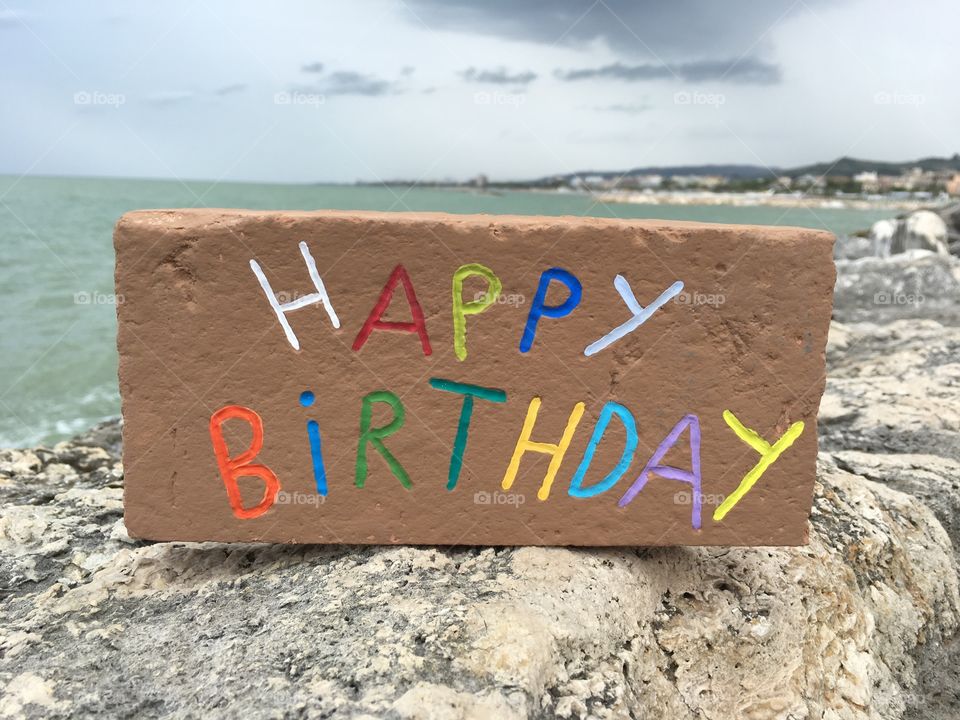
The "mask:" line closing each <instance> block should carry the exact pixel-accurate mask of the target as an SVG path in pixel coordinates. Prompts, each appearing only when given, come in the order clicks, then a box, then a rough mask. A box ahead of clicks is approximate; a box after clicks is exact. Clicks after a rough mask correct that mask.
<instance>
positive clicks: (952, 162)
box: [783, 153, 960, 177]
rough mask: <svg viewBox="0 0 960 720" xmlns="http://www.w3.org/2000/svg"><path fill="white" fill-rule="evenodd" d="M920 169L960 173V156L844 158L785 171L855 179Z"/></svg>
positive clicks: (787, 172)
mask: <svg viewBox="0 0 960 720" xmlns="http://www.w3.org/2000/svg"><path fill="white" fill-rule="evenodd" d="M915 167H918V168H920V169H922V170H932V171H936V170H957V171H960V154H958V153H955V154H954V156H953V157H949V158H938V157H929V158H920V159H919V160H908V161H906V162H879V161H877V160H859V159H857V158H851V157H842V158H840V159H839V160H837V161H835V162H832V163H827V162H822V163H814V164H813V165H803V166H802V167H796V168H790V169H788V170H784V171H783V174H784V175H789V176H790V177H799V176H801V175H814V176H817V177H819V176H820V175H824V174H826V175H841V176H845V177H853V176H854V175H856V174H857V173H860V172H871V171H873V172H877V173H879V174H880V175H900V174H901V173H903V172H904V171H906V170H910V169H911V168H915Z"/></svg>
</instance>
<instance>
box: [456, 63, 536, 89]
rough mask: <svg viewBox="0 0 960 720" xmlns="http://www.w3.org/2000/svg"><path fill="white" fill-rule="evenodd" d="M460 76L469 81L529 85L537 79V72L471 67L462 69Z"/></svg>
mask: <svg viewBox="0 0 960 720" xmlns="http://www.w3.org/2000/svg"><path fill="white" fill-rule="evenodd" d="M460 77H462V78H463V79H464V80H466V81H467V82H477V83H489V84H491V85H527V84H529V83H531V82H533V81H534V80H536V79H537V74H536V73H535V72H533V71H532V70H526V71H523V72H515V73H511V72H509V71H508V70H507V69H506V68H496V69H493V70H479V69H477V68H473V67H471V68H467V69H466V70H463V71H461V72H460Z"/></svg>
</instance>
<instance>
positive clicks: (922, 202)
mask: <svg viewBox="0 0 960 720" xmlns="http://www.w3.org/2000/svg"><path fill="white" fill-rule="evenodd" d="M593 195H594V196H595V197H596V198H597V200H598V201H599V202H604V203H632V204H635V205H730V206H735V207H782V208H817V209H820V208H823V209H827V208H837V209H850V210H902V211H911V210H920V209H922V208H927V207H931V206H936V205H945V204H947V203H949V198H947V197H943V198H934V199H932V200H931V199H929V198H927V199H915V198H892V197H843V196H834V197H824V196H822V195H805V194H803V193H766V192H712V191H701V192H690V191H677V192H673V191H661V192H631V191H624V190H611V191H608V192H600V193H593Z"/></svg>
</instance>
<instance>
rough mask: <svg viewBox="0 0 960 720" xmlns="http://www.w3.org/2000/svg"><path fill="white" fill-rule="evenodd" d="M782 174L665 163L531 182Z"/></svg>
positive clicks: (741, 167) (756, 168)
mask: <svg viewBox="0 0 960 720" xmlns="http://www.w3.org/2000/svg"><path fill="white" fill-rule="evenodd" d="M782 174H783V173H782V172H781V171H780V170H779V169H778V168H768V167H764V166H763V165H667V166H654V167H638V168H633V169H632V170H581V171H578V172H575V173H566V174H564V175H550V176H548V177H544V178H539V179H538V180H534V181H533V184H536V185H552V184H556V183H557V182H558V181H560V182H565V183H568V182H569V181H571V180H572V179H573V178H575V177H582V178H583V177H601V178H603V179H604V180H615V179H616V178H621V177H636V176H637V175H662V176H663V177H686V176H690V175H719V176H721V177H726V178H733V179H736V180H757V179H760V178H774V177H777V176H778V175H782Z"/></svg>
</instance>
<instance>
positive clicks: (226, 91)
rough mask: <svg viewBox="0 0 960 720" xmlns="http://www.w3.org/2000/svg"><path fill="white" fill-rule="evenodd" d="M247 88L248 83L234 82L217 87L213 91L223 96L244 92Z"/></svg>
mask: <svg viewBox="0 0 960 720" xmlns="http://www.w3.org/2000/svg"><path fill="white" fill-rule="evenodd" d="M246 89H247V85H246V83H234V84H233V85H224V86H223V87H220V88H217V89H216V90H214V91H213V94H214V95H219V96H220V97H223V96H224V95H233V94H234V93H239V92H243V91H244V90H246Z"/></svg>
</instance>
